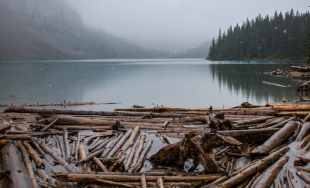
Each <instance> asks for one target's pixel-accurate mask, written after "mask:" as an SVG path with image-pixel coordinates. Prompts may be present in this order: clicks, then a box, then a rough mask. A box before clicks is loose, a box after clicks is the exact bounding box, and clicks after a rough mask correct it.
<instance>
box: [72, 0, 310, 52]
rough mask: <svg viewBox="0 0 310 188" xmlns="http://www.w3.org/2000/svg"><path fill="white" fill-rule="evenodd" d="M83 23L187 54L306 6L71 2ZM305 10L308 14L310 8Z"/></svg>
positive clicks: (245, 0)
mask: <svg viewBox="0 0 310 188" xmlns="http://www.w3.org/2000/svg"><path fill="white" fill-rule="evenodd" d="M70 2H71V3H72V4H74V6H75V7H76V8H77V9H78V10H79V12H80V13H81V15H82V17H83V20H84V22H85V23H87V24H89V25H91V26H94V27H97V28H101V29H104V30H105V31H108V32H110V33H112V34H114V35H116V36H119V37H122V38H126V39H128V40H130V41H133V42H135V43H137V44H139V45H142V46H148V47H152V48H158V49H165V50H170V51H174V50H182V49H186V48H191V47H194V46H196V45H199V44H200V43H202V42H204V41H206V40H210V39H211V38H212V37H214V36H216V35H217V33H218V30H219V28H227V27H228V26H229V25H235V24H236V23H241V22H242V21H244V20H245V19H246V18H247V17H249V18H253V17H255V16H257V15H258V14H259V13H261V14H262V15H265V14H273V13H274V12H275V11H276V10H277V11H288V10H290V9H291V8H294V9H295V10H300V11H306V10H307V9H308V5H310V1H309V0H70ZM309 9H310V8H309Z"/></svg>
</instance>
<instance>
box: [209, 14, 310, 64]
mask: <svg viewBox="0 0 310 188" xmlns="http://www.w3.org/2000/svg"><path fill="white" fill-rule="evenodd" d="M308 33H310V14H309V13H308V12H306V13H299V12H296V13H295V12H294V10H291V11H289V12H286V13H281V12H275V13H274V15H273V16H271V17H270V16H265V17H263V16H262V15H259V16H257V17H256V18H255V19H253V20H249V19H247V20H246V21H245V22H244V23H243V24H241V25H236V26H235V27H229V28H228V29H227V31H224V32H222V31H221V30H220V31H219V34H218V37H217V39H214V40H213V41H212V45H211V48H210V52H209V55H208V58H209V59H211V60H221V59H223V60H224V59H225V60H242V59H256V58H257V59H305V57H309V59H310V35H309V42H308V43H307V44H306V45H305V44H304V41H306V39H307V38H308ZM308 48H309V50H307V49H308ZM305 52H306V53H305ZM309 62H310V60H309Z"/></svg>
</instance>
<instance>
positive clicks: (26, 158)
mask: <svg viewBox="0 0 310 188" xmlns="http://www.w3.org/2000/svg"><path fill="white" fill-rule="evenodd" d="M16 146H17V147H18V148H19V150H20V151H21V153H22V156H23V160H24V164H25V166H26V169H27V171H28V174H29V177H30V179H31V184H32V187H33V188H39V185H38V182H37V180H36V177H35V175H34V171H33V168H32V163H31V161H30V158H29V156H28V153H27V150H26V148H25V147H24V146H23V145H22V143H21V142H20V141H18V142H17V144H16Z"/></svg>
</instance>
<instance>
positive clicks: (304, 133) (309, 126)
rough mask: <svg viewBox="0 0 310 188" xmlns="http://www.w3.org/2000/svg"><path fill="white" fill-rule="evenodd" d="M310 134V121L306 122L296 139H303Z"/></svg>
mask: <svg viewBox="0 0 310 188" xmlns="http://www.w3.org/2000/svg"><path fill="white" fill-rule="evenodd" d="M308 134H310V122H307V123H304V124H303V125H302V127H301V130H300V131H299V134H298V136H297V138H296V141H302V139H303V138H304V137H306V136H307V135H308Z"/></svg>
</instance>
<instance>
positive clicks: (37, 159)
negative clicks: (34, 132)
mask: <svg viewBox="0 0 310 188" xmlns="http://www.w3.org/2000/svg"><path fill="white" fill-rule="evenodd" d="M23 145H24V146H25V148H26V150H27V152H28V154H29V155H30V157H31V159H32V160H33V161H34V162H35V163H36V165H37V167H43V166H44V162H43V160H42V159H41V158H40V156H39V154H38V153H37V151H36V150H34V149H33V148H32V146H31V145H30V144H29V142H27V141H26V142H23Z"/></svg>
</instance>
